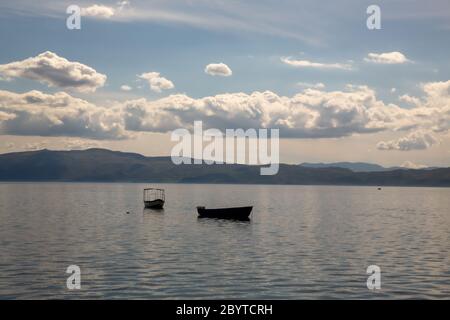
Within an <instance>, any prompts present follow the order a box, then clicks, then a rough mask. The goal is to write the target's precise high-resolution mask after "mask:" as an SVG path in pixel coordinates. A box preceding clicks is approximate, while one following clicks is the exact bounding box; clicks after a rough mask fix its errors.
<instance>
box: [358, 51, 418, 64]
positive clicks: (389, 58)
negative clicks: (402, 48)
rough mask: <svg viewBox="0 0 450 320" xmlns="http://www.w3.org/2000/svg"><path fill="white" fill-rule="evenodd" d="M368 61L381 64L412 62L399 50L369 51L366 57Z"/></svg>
mask: <svg viewBox="0 0 450 320" xmlns="http://www.w3.org/2000/svg"><path fill="white" fill-rule="evenodd" d="M364 60H365V61H367V62H373V63H380V64H401V63H406V62H410V60H408V59H407V58H406V56H405V55H404V54H403V53H401V52H398V51H393V52H386V53H369V54H368V55H367V57H366V58H364Z"/></svg>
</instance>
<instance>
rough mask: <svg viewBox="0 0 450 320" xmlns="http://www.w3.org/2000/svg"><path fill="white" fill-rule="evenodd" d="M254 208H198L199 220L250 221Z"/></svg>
mask: <svg viewBox="0 0 450 320" xmlns="http://www.w3.org/2000/svg"><path fill="white" fill-rule="evenodd" d="M252 209H253V206H248V207H235V208H217V209H206V208H205V207H197V212H198V216H199V218H216V219H231V220H241V221H249V220H250V218H249V216H250V213H251V212H252Z"/></svg>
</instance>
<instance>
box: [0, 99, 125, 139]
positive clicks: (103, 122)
mask: <svg viewBox="0 0 450 320" xmlns="http://www.w3.org/2000/svg"><path fill="white" fill-rule="evenodd" d="M0 113H6V114H9V115H10V116H8V117H6V118H5V117H2V118H1V119H0V135H22V136H66V137H86V138H92V139H111V140H113V139H114V140H115V139H125V138H128V137H130V134H129V133H127V132H125V130H124V127H123V120H122V117H121V113H120V108H117V107H109V108H103V107H99V106H96V105H94V104H91V103H89V102H87V101H85V100H82V99H78V98H74V97H72V96H70V95H68V94H67V93H64V92H57V93H55V94H45V93H42V92H40V91H36V90H33V91H29V92H26V93H14V92H10V91H3V90H0ZM12 115H13V116H12Z"/></svg>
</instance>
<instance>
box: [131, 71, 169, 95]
mask: <svg viewBox="0 0 450 320" xmlns="http://www.w3.org/2000/svg"><path fill="white" fill-rule="evenodd" d="M138 77H139V78H140V79H144V80H147V82H148V84H149V86H150V89H151V90H152V91H154V92H161V91H162V90H169V89H173V88H174V87H175V86H174V85H173V82H172V81H170V80H168V79H166V78H163V77H161V76H160V74H159V72H147V73H143V74H141V75H139V76H138Z"/></svg>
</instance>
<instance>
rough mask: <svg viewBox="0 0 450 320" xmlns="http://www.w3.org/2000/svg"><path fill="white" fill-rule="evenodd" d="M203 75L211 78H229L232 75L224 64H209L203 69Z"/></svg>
mask: <svg viewBox="0 0 450 320" xmlns="http://www.w3.org/2000/svg"><path fill="white" fill-rule="evenodd" d="M205 73H207V74H209V75H211V76H222V77H229V76H231V75H232V74H233V72H232V71H231V69H230V68H229V67H228V66H227V65H226V64H225V63H210V64H208V65H207V66H206V67H205Z"/></svg>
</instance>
